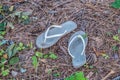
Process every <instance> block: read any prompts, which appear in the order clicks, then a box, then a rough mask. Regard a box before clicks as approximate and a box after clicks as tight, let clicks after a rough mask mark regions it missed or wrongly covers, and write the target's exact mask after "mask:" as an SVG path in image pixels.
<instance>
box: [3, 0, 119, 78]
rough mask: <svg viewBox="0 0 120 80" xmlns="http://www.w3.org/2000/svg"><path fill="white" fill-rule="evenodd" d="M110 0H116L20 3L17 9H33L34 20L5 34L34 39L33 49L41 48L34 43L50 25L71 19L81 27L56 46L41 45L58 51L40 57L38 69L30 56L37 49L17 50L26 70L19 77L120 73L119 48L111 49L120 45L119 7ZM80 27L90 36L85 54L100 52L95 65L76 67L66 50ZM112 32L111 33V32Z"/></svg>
mask: <svg viewBox="0 0 120 80" xmlns="http://www.w3.org/2000/svg"><path fill="white" fill-rule="evenodd" d="M1 2H2V4H10V5H14V3H13V2H10V1H7V0H6V1H1ZM111 2H113V0H28V2H24V3H20V4H19V7H18V9H17V10H22V11H27V10H32V11H33V13H32V15H31V19H32V21H31V22H30V24H29V25H21V24H15V29H14V30H11V31H9V32H8V33H7V34H6V36H5V38H6V39H10V40H13V41H15V42H23V43H25V44H28V43H30V42H31V41H32V42H33V43H34V49H35V50H36V51H41V50H40V49H38V48H37V47H36V46H35V40H36V38H37V36H38V35H40V34H41V33H42V32H44V31H45V30H46V29H47V28H48V27H49V26H50V25H52V24H61V23H63V22H65V21H68V20H72V21H74V22H76V23H77V25H78V28H77V29H76V30H74V31H73V32H71V33H69V34H68V35H66V36H64V37H62V39H60V40H59V41H58V42H57V43H56V44H55V45H54V46H52V47H50V48H47V49H42V52H43V53H44V54H47V53H48V52H49V51H52V52H54V53H56V55H57V56H58V59H57V60H50V59H40V60H39V67H38V68H37V70H34V68H33V66H32V65H31V56H32V55H34V51H33V50H34V49H30V50H24V51H22V52H20V53H19V54H18V55H19V57H21V62H20V63H19V64H23V66H24V68H26V69H27V72H26V73H24V74H21V73H19V75H18V76H17V77H16V79H17V80H59V79H62V78H65V77H67V76H69V75H70V74H72V73H74V72H76V71H83V72H84V73H85V76H87V75H88V74H91V73H93V74H92V75H91V76H90V77H89V80H102V79H103V78H104V77H105V76H106V75H107V74H109V72H110V71H111V70H113V71H115V73H114V74H111V75H110V76H108V78H107V79H106V80H112V78H114V77H116V76H118V75H120V59H119V58H120V56H119V54H120V51H119V50H118V51H113V50H112V46H114V45H117V46H119V43H118V42H116V41H114V40H113V35H116V34H117V33H118V29H119V28H120V10H119V9H113V8H111V7H110V6H109V4H110V3H111ZM33 18H34V19H33ZM79 30H83V31H85V32H86V33H87V35H88V38H89V40H88V45H87V49H86V55H88V54H96V55H97V62H96V63H94V64H92V66H93V67H94V68H92V69H90V68H88V67H85V66H83V67H80V68H78V69H75V68H73V66H72V64H71V57H70V56H69V54H68V52H67V45H68V40H69V38H70V36H71V35H72V34H73V33H75V32H77V31H79ZM109 32H111V33H112V35H108V33H109ZM98 53H105V54H107V55H108V56H109V58H108V59H105V58H104V57H103V56H101V55H98ZM116 55H117V56H118V57H117V58H116V57H115V56H116ZM16 67H18V66H14V68H13V67H12V68H13V69H14V70H17V68H16ZM49 70H52V73H51V74H48V73H47V72H48V71H49ZM54 73H60V76H58V77H54V76H53V74H54ZM10 78H12V76H11V75H9V76H7V77H2V79H3V80H9V79H10Z"/></svg>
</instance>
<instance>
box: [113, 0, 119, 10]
mask: <svg viewBox="0 0 120 80" xmlns="http://www.w3.org/2000/svg"><path fill="white" fill-rule="evenodd" d="M111 6H112V7H113V8H116V9H119V8H120V0H115V1H114V2H112V3H111Z"/></svg>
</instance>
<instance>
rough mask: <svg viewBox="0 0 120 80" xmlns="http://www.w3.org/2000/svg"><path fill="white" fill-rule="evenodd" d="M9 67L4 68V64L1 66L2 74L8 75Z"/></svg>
mask: <svg viewBox="0 0 120 80" xmlns="http://www.w3.org/2000/svg"><path fill="white" fill-rule="evenodd" d="M9 72H10V71H9V69H6V70H5V69H4V66H3V67H2V68H1V74H2V76H7V75H8V74H9Z"/></svg>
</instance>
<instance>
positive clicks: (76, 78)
mask: <svg viewBox="0 0 120 80" xmlns="http://www.w3.org/2000/svg"><path fill="white" fill-rule="evenodd" d="M64 80H88V79H87V78H86V77H85V76H84V73H83V72H75V73H74V74H72V75H70V76H69V77H67V78H65V79H64Z"/></svg>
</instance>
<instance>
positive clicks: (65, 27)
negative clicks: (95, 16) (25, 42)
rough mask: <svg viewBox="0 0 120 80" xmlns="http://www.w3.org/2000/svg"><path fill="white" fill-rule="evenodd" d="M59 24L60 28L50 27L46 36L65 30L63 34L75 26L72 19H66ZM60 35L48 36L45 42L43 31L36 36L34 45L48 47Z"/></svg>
mask: <svg viewBox="0 0 120 80" xmlns="http://www.w3.org/2000/svg"><path fill="white" fill-rule="evenodd" d="M61 26H62V28H53V29H50V30H49V32H48V36H49V35H55V34H62V33H64V32H65V30H66V33H65V35H66V34H68V33H70V32H71V31H73V30H74V29H76V28H77V24H76V23H75V22H73V21H67V22H65V23H63V24H61ZM63 36H64V35H63ZM61 37H62V36H61ZM61 37H54V38H49V39H47V40H46V42H44V39H45V32H44V33H42V34H41V35H39V36H38V37H37V39H36V45H37V47H38V48H48V47H50V46H52V45H54V44H55V43H56V42H57V41H58V40H59V39H60V38H61Z"/></svg>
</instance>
